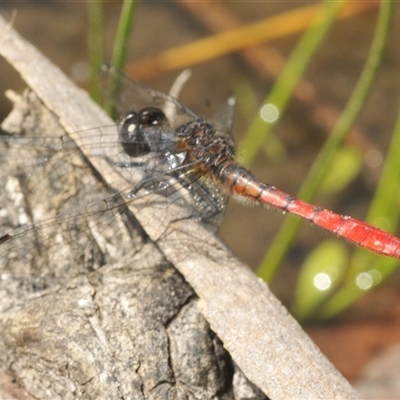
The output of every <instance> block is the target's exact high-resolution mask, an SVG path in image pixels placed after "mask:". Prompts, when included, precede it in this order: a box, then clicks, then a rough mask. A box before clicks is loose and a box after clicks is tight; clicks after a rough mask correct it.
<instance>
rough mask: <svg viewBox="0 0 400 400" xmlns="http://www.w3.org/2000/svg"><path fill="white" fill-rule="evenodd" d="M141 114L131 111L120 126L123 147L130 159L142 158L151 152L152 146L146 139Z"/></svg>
mask: <svg viewBox="0 0 400 400" xmlns="http://www.w3.org/2000/svg"><path fill="white" fill-rule="evenodd" d="M139 115H140V114H139V113H137V112H135V111H129V112H128V113H127V114H126V115H125V116H124V118H123V119H122V120H121V122H120V125H119V137H120V140H121V145H122V147H123V149H124V151H125V153H126V154H128V156H130V157H140V156H143V155H145V154H148V153H149V152H150V146H149V145H148V143H147V142H146V141H145V137H144V134H143V130H142V125H143V124H141V123H140V116H139Z"/></svg>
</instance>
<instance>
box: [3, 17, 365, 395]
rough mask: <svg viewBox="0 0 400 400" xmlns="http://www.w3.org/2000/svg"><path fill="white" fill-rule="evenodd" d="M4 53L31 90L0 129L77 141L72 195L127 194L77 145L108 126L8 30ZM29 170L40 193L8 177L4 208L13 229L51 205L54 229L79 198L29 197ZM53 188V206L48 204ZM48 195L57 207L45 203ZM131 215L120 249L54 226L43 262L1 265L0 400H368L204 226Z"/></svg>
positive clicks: (144, 211) (139, 211)
mask: <svg viewBox="0 0 400 400" xmlns="http://www.w3.org/2000/svg"><path fill="white" fill-rule="evenodd" d="M0 53H1V55H2V56H3V57H4V58H6V59H7V60H8V62H9V63H10V64H11V65H12V66H13V67H14V68H15V69H16V70H17V71H19V72H20V74H21V75H22V77H23V79H24V80H25V82H26V83H27V84H28V86H29V87H30V88H31V90H32V91H33V92H34V94H32V93H31V94H27V95H26V96H25V97H24V98H16V101H17V103H18V106H17V108H16V109H15V110H14V112H13V115H12V116H10V117H9V119H8V120H7V121H6V123H4V124H3V129H7V130H9V131H15V132H18V131H21V130H24V131H25V130H26V131H27V132H28V133H29V134H33V135H37V136H41V137H46V136H47V135H55V136H56V137H65V140H66V143H68V141H71V143H76V144H77V145H78V146H79V147H80V148H81V151H82V157H80V158H79V159H71V160H70V161H69V163H68V165H67V164H66V163H63V164H62V167H60V166H59V165H60V164H58V163H57V161H58V160H57V157H55V159H54V163H55V165H54V167H53V171H59V170H58V168H69V167H74V168H73V171H74V172H73V173H72V175H71V174H70V175H67V174H66V173H63V174H62V176H64V177H65V176H70V180H71V181H70V182H69V184H71V185H72V184H73V183H74V181H77V180H80V179H81V180H83V181H81V182H83V183H84V185H85V187H86V185H93V187H94V188H95V189H96V190H105V187H106V186H107V185H110V186H111V187H120V186H118V185H122V187H123V185H124V184H125V183H124V180H123V177H121V176H119V175H118V174H116V173H115V171H113V170H112V167H111V166H110V165H108V164H107V163H106V162H104V159H103V160H102V159H100V158H96V157H93V154H91V153H90V151H88V149H90V146H91V143H90V135H89V136H88V137H85V135H84V134H80V135H79V137H78V136H76V134H74V132H83V131H84V130H85V129H89V128H93V127H96V126H106V125H110V124H112V121H110V120H109V118H108V117H107V116H106V115H105V114H104V113H103V112H102V110H101V109H100V108H99V107H98V106H96V105H95V104H93V103H92V102H91V100H90V99H89V97H88V96H87V95H86V93H84V92H83V91H81V90H79V89H78V88H76V87H75V86H74V84H73V83H72V82H70V81H69V80H68V79H67V78H66V77H65V76H64V75H63V74H62V73H61V71H60V70H59V69H58V68H56V67H55V66H54V65H52V64H51V63H50V62H49V61H48V60H47V59H45V58H44V57H43V56H42V55H41V54H40V53H38V51H37V50H36V49H35V48H33V47H32V46H31V45H30V44H29V43H27V42H26V41H24V40H23V39H22V38H21V37H20V36H19V35H18V34H16V33H15V32H14V31H13V30H12V29H11V28H10V27H9V26H7V24H6V22H4V20H2V19H0ZM38 99H39V100H38ZM63 135H64V136H63ZM10 147H11V146H10ZM7 149H8V146H7V145H5V146H4V147H3V148H2V150H1V151H2V152H3V151H5V152H6V153H7V151H8V150H7ZM21 151H22V150H21ZM7 156H8V155H7V154H3V153H0V157H7ZM13 156H14V158H13V160H11V161H10V163H11V165H12V163H13V162H15V154H13ZM39 159H40V157H39ZM23 162H26V165H29V161H26V159H25V158H23ZM48 165H49V163H43V172H44V175H45V176H46V173H47V175H49V172H51V171H46V168H51V164H50V167H48ZM39 169H40V168H39ZM25 171H27V175H28V179H27V182H24V186H25V184H26V185H27V186H26V187H27V188H29V190H28V194H29V195H32V196H33V197H32V199H29V204H28V205H27V204H25V203H24V201H25V196H26V194H27V192H26V191H25V192H24V189H23V188H21V187H20V186H19V185H20V181H19V180H18V179H15V178H18V177H15V176H14V177H7V176H5V177H4V179H5V180H6V181H5V182H6V184H7V191H6V192H4V193H2V194H3V195H4V196H6V197H5V198H4V200H2V201H3V202H4V203H3V204H6V205H7V206H9V209H10V210H12V211H8V213H7V217H6V218H5V220H6V224H5V225H6V227H13V226H15V225H18V223H19V222H20V221H21V218H22V219H24V218H25V219H26V218H28V219H29V218H35V215H30V214H29V212H28V213H27V212H26V211H24V210H25V209H28V210H31V208H32V207H33V204H34V203H35V200H37V201H39V200H41V201H43V206H42V207H41V208H40V210H39V211H37V212H38V213H40V214H41V215H45V216H46V217H48V218H51V217H52V212H53V213H54V209H56V210H59V211H61V212H62V211H63V207H64V205H65V204H66V203H70V202H71V201H72V202H73V201H77V202H79V190H78V193H75V192H74V191H73V190H72V191H71V192H70V193H69V192H68V191H66V189H65V186H63V188H60V185H59V184H57V183H55V184H54V183H53V184H51V182H49V181H48V179H50V177H49V178H47V179H46V178H44V179H43V181H40V185H39V187H38V188H36V187H34V186H32V184H31V186H29V185H30V184H29V182H30V181H29V179H30V178H33V177H32V176H31V175H32V174H31V175H30V171H29V168H25ZM1 172H2V174H3V175H4V173H5V174H6V172H7V171H6V169H4V171H1ZM75 174H78V175H75ZM50 175H51V174H50ZM34 180H35V182H39V181H38V180H37V179H36V178H34ZM99 182H101V184H100V183H99ZM48 185H50V188H51V189H53V190H55V192H54V193H53V194H52V195H50V194H49V195H44V193H45V192H44V190H46V187H47V186H48ZM68 187H70V186H68ZM72 187H73V185H72ZM2 190H3V189H2ZM7 196H8V197H7ZM50 196H51V197H52V198H55V199H56V201H55V203H54V201H53V203H51V202H50V203H49V202H46V198H45V197H48V198H50ZM15 206H16V208H17V209H16V210H15V209H13V207H15ZM171 207H173V205H172V206H171ZM171 210H172V208H171ZM24 212H25V214H26V215H23V214H24ZM20 213H22V215H23V217H21V214H20ZM121 214H124V215H121V216H120V217H119V216H118V217H116V218H114V220H113V221H112V223H115V224H120V225H119V226H123V229H120V230H119V231H118V232H120V233H119V235H118V237H116V238H114V237H112V238H110V237H108V236H107V232H104V233H103V232H102V233H101V234H100V235H98V236H96V237H102V236H101V235H104V241H101V240H98V241H97V242H94V241H93V242H91V241H90V238H91V235H93V232H94V231H95V230H96V226H95V225H94V226H93V224H92V225H91V223H90V221H87V231H86V233H85V235H86V236H82V237H83V239H82V240H83V244H82V246H78V245H77V243H74V242H73V241H71V240H69V241H62V240H61V242H60V240H59V239H60V237H61V239H62V235H68V230H65V227H64V231H63V233H61V236H59V232H57V231H56V230H57V226H58V225H54V226H52V227H51V228H49V229H50V230H49V233H48V235H49V236H48V237H49V243H48V245H47V246H48V247H46V249H45V250H49V249H50V248H51V249H52V251H50V252H49V253H46V252H42V253H40V254H38V253H35V254H37V257H38V258H39V260H38V259H31V258H30V254H29V252H25V253H24V258H23V259H22V262H23V263H29V265H27V264H21V260H18V259H15V260H14V261H15V262H11V261H10V262H8V261H4V260H2V263H3V264H4V267H3V271H1V272H0V274H1V277H2V280H1V282H0V285H1V286H0V296H1V297H0V309H1V314H0V374H1V375H0V395H1V396H2V398H26V399H29V398H52V399H53V398H63V399H66V398H155V399H157V398H163V396H165V394H166V393H169V396H170V397H169V398H174V399H175V398H176V399H181V398H182V399H186V398H198V399H203V398H204V399H206V398H221V399H228V398H229V399H230V398H232V399H245V398H262V397H263V395H262V393H260V392H259V391H258V389H257V388H256V387H258V388H259V389H260V390H261V391H262V392H263V393H264V394H266V395H268V396H269V397H270V398H271V399H317V398H319V399H327V398H329V399H358V398H359V395H358V394H357V393H356V392H355V391H354V390H353V389H352V387H351V386H350V385H349V384H348V382H347V381H346V380H345V379H344V378H343V377H342V376H341V375H340V374H339V373H338V372H337V371H336V370H335V368H334V367H333V366H332V365H331V363H330V362H329V361H328V360H327V359H326V358H325V357H324V356H323V355H322V354H321V353H320V351H319V350H318V348H317V347H316V346H315V345H314V344H313V343H312V341H311V340H310V339H309V338H308V336H307V335H306V334H305V333H304V331H303V330H302V329H301V327H300V326H299V325H298V324H297V322H296V321H295V320H294V319H293V318H292V317H291V316H290V315H289V314H288V312H287V310H286V309H285V308H284V307H283V306H282V305H281V304H280V303H279V301H278V300H277V299H276V298H275V297H274V296H273V295H272V294H271V292H270V291H269V289H268V287H267V285H266V284H265V283H263V282H260V281H259V280H258V279H257V278H256V277H255V276H254V275H253V273H252V272H251V271H250V270H249V269H248V268H247V267H246V266H244V265H242V264H240V262H239V261H238V260H236V259H235V258H234V257H233V256H232V254H231V253H230V252H229V250H228V249H226V247H225V246H224V244H223V243H221V241H220V240H219V239H218V238H217V237H214V236H210V234H209V233H208V232H207V230H206V229H205V228H204V227H202V226H201V225H199V224H198V223H197V222H196V221H194V220H188V219H186V220H183V221H182V220H176V219H174V218H172V220H168V216H163V217H162V223H160V218H155V217H154V214H151V213H150V211H149V207H144V204H141V205H137V204H135V205H134V204H132V206H130V207H129V210H124V213H121ZM171 215H176V214H174V212H173V211H171ZM121 221H122V222H121ZM161 225H162V226H161ZM165 226H168V227H169V229H168V231H167V232H166V231H165ZM2 229H4V228H2ZM52 229H54V231H52ZM160 229H161V231H160ZM113 232H114V230H113ZM3 233H4V231H3V230H2V231H1V234H3ZM113 240H116V241H117V243H119V244H121V243H124V246H122V247H121V246H117V245H116V243H115V242H113ZM32 242H33V243H34V234H32ZM52 243H54V245H53V244H52ZM57 243H65V244H63V246H62V247H61V246H60V248H61V250H60V251H62V254H65V255H67V256H68V257H70V256H71V251H73V252H74V257H76V258H77V263H76V266H75V267H72V268H71V264H70V263H65V262H64V259H63V257H62V256H60V255H57V252H55V251H54V250H53V249H54V246H55V245H56V244H57ZM110 243H111V244H110ZM5 244H7V243H5ZM121 248H122V250H121ZM76 251H78V254H76V255H75V252H76ZM0 252H1V246H0ZM79 252H80V253H81V254H80V253H79ZM49 254H50V255H49ZM3 264H1V263H0V265H3ZM98 266H101V268H99V267H98ZM178 271H179V272H178ZM210 326H211V329H210ZM232 360H233V361H232ZM234 363H235V364H236V365H237V366H238V367H239V368H240V370H241V371H243V373H244V375H242V374H241V372H240V370H239V368H236V367H235V364H234ZM244 376H246V378H247V379H248V380H249V381H251V382H252V383H253V384H254V385H255V386H254V385H252V384H250V383H249V382H248V381H247V379H245V378H244ZM6 396H8V397H6ZM57 396H58V397H57Z"/></svg>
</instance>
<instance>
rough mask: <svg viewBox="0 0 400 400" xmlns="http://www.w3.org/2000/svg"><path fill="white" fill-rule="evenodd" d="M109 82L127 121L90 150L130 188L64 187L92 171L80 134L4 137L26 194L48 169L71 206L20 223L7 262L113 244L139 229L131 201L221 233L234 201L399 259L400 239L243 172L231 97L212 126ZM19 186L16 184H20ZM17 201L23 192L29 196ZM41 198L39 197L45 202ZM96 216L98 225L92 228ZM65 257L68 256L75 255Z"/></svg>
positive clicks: (157, 95) (4, 240) (157, 96)
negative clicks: (77, 173)
mask: <svg viewBox="0 0 400 400" xmlns="http://www.w3.org/2000/svg"><path fill="white" fill-rule="evenodd" d="M101 80H102V81H103V83H104V86H105V87H106V89H105V90H106V92H107V93H108V97H110V98H111V99H112V101H113V103H114V104H115V106H116V108H117V110H118V111H119V112H120V115H121V116H120V118H119V119H118V121H117V123H116V124H115V125H113V126H111V127H100V128H93V129H92V130H89V131H87V132H85V135H86V136H87V137H90V139H91V140H90V144H85V145H86V146H87V147H90V151H91V154H92V155H93V156H94V157H97V158H101V159H102V160H103V161H104V162H105V163H106V164H107V165H108V166H111V167H112V169H113V170H114V171H116V172H117V176H119V177H122V178H123V182H124V184H123V186H122V187H121V186H119V187H113V186H112V185H109V184H107V183H105V180H103V179H102V177H101V172H102V171H100V176H97V175H95V178H93V179H94V181H95V182H97V183H94V181H93V180H91V179H89V175H90V176H92V175H93V174H89V173H85V174H83V178H82V179H81V180H80V181H79V185H78V186H79V188H78V189H77V190H76V194H77V196H75V195H74V193H72V192H73V190H72V189H68V188H66V187H67V186H68V185H69V184H70V183H71V180H73V178H71V176H73V173H72V172H73V170H74V168H78V169H80V168H81V167H82V165H83V164H85V163H87V160H86V159H85V157H83V156H82V153H81V151H80V148H79V146H80V145H81V146H82V144H80V143H79V134H78V135H77V136H76V137H77V138H78V140H74V141H72V140H71V139H68V138H67V137H66V135H61V136H57V135H55V136H54V137H24V136H22V137H15V136H14V135H11V136H10V135H2V136H0V143H1V142H3V144H4V146H5V147H6V149H7V151H10V149H12V148H14V150H15V151H16V153H15V157H14V160H16V161H15V162H16V164H17V165H16V167H15V170H14V171H15V173H14V174H15V177H18V178H19V179H20V182H19V184H20V186H21V187H23V186H24V185H27V187H28V189H25V193H27V192H30V191H33V189H34V188H35V189H36V188H37V186H40V184H41V181H40V180H39V179H36V178H35V172H34V170H35V168H39V169H43V170H45V169H46V168H47V169H48V171H49V172H48V173H49V174H52V175H54V177H55V181H56V183H55V187H56V191H57V190H58V193H60V196H61V194H63V196H64V197H66V198H67V199H68V201H66V202H65V204H63V205H61V206H58V207H56V211H54V215H51V216H50V217H47V218H43V219H40V218H41V215H39V216H37V215H36V216H34V215H29V213H27V214H28V215H25V218H22V221H21V218H19V220H18V221H17V223H16V224H15V223H14V225H17V227H16V229H13V230H10V231H8V232H6V233H3V234H2V236H0V260H2V261H0V264H1V262H3V263H9V262H12V260H13V259H16V258H21V257H22V258H24V259H26V260H29V262H30V261H31V260H32V259H33V258H34V257H37V256H38V255H39V253H43V252H51V251H54V249H59V248H60V247H62V241H63V240H67V241H69V243H70V245H72V246H74V248H77V247H79V248H80V249H81V248H82V247H83V248H84V247H85V246H86V245H87V241H88V240H89V241H90V240H91V239H93V238H97V239H96V240H97V241H98V242H99V243H100V239H98V238H99V236H98V235H97V234H98V233H99V232H102V233H103V234H104V235H105V236H106V241H107V240H111V239H115V235H116V233H117V232H118V229H121V226H127V224H128V222H127V221H128V220H129V221H130V223H133V225H135V223H136V221H135V219H134V218H133V217H132V216H130V217H129V218H127V217H126V215H127V212H128V208H129V205H130V204H131V203H135V204H136V203H141V204H142V206H141V207H142V208H143V209H145V208H146V207H150V206H151V207H154V209H155V210H157V214H156V215H157V216H155V217H154V218H158V217H159V216H160V215H162V213H168V210H169V208H168V204H169V203H173V204H175V205H179V207H182V209H185V210H186V211H185V212H183V213H182V215H179V216H177V218H181V219H183V220H184V219H186V218H196V219H197V220H198V221H200V222H201V223H203V224H204V225H205V226H207V228H208V229H210V230H211V231H212V232H214V231H216V230H217V229H218V227H219V226H220V224H221V221H222V215H223V211H224V209H225V207H226V203H227V200H228V198H229V196H230V195H233V197H237V198H239V199H247V200H248V201H251V202H253V203H257V204H262V205H265V206H268V207H273V208H276V209H279V210H281V211H283V212H284V213H291V214H294V215H297V216H299V217H301V218H303V219H305V220H307V221H309V222H311V223H312V224H315V225H317V226H319V227H322V228H324V229H326V230H327V231H329V232H332V233H334V234H335V235H337V236H339V237H343V238H345V239H347V240H348V241H350V242H352V243H354V244H356V245H358V246H360V247H362V248H366V249H369V250H371V251H372V252H375V253H377V254H381V255H386V256H389V257H394V258H400V239H399V238H397V237H395V236H393V235H391V234H389V233H387V232H385V231H383V230H381V229H379V228H376V227H374V226H372V225H370V224H367V223H365V222H362V221H359V220H357V219H355V218H352V217H349V216H344V215H340V214H337V213H335V212H333V211H330V210H328V209H324V208H321V207H318V206H315V205H312V204H308V203H306V202H305V201H302V200H301V199H298V198H296V197H294V196H291V195H290V194H288V193H285V192H284V191H281V190H279V189H278V188H276V187H275V186H273V185H271V184H268V183H265V182H262V181H261V180H260V179H258V178H257V177H256V176H255V175H254V174H253V173H252V172H251V171H250V170H248V169H246V168H245V167H243V166H241V165H240V164H239V163H238V162H237V161H236V160H235V146H234V142H233V138H232V121H233V114H234V100H233V99H232V98H231V99H229V100H228V101H227V102H226V103H225V105H224V106H223V107H222V108H221V111H220V112H219V113H218V114H217V115H216V116H214V117H213V118H212V119H210V120H206V119H203V118H201V117H200V116H198V115H197V114H196V113H194V112H193V111H192V110H190V109H189V108H187V107H186V106H184V105H183V104H181V103H180V102H179V101H178V100H177V99H175V98H174V97H172V96H171V95H169V94H166V93H163V92H161V91H157V90H154V89H150V88H148V87H147V86H145V85H144V84H142V83H140V82H138V81H136V80H135V79H133V78H131V77H129V76H127V75H126V74H125V73H123V72H122V71H119V70H117V69H116V68H114V67H112V66H110V65H104V66H103V67H102V71H101ZM115 81H117V82H119V84H118V90H115V86H113V84H112V82H115ZM32 150H35V157H36V161H34V162H33V163H32V162H31V161H29V162H28V161H25V160H27V159H29V160H31V159H33V157H30V156H26V154H28V153H29V152H30V151H32ZM38 154H39V156H38ZM18 163H19V164H20V165H18ZM49 165H50V167H49ZM77 166H78V167H77ZM15 177H14V178H15ZM26 182H30V183H26ZM72 183H76V182H72ZM14 184H15V185H17V186H18V182H17V183H15V182H14ZM46 184H47V183H46ZM93 184H94V185H95V186H96V185H97V186H101V188H102V190H101V194H98V193H97V192H95V191H93V190H91V189H88V187H89V186H90V185H93ZM43 185H45V183H43ZM11 186H12V185H11ZM71 190H72V192H71ZM17 192H18V191H17ZM19 193H24V189H21V190H20V192H19ZM40 193H41V191H40V190H39V195H37V197H38V198H39V200H38V201H40ZM65 193H67V195H65ZM78 195H79V196H78ZM14 196H16V195H14ZM152 199H156V200H152ZM163 199H164V200H163ZM167 200H168V201H167ZM36 214H37V213H36ZM39 214H40V213H39ZM44 214H45V213H44ZM3 215H4V214H3ZM121 216H125V217H124V218H122V217H121ZM89 217H90V218H92V219H93V220H95V221H96V222H95V223H93V222H91V223H90V222H88V219H89ZM120 217H121V218H122V219H121V218H120ZM118 218H120V220H119V222H118V223H116V222H115V221H116V220H117V219H118ZM161 218H162V217H161ZM9 219H12V218H9ZM38 219H39V221H37V220H38ZM121 221H122V222H121ZM132 221H133V222H132ZM18 225H19V226H18ZM135 226H136V225H135ZM53 227H61V229H62V230H63V231H64V236H63V237H62V238H58V236H57V235H55V234H52V233H51V229H52V228H53ZM83 231H86V232H87V233H89V235H88V239H87V240H86V242H84V241H83V240H82V239H81V236H80V235H81V234H82V232H83ZM96 235H97V236H96ZM53 236H54V237H53ZM50 243H51V244H50ZM99 246H100V247H101V246H102V245H101V244H99ZM103 246H107V243H106V244H104V243H103ZM38 249H39V250H38ZM64 254H65V256H66V257H69V251H68V250H65V252H64ZM96 254H97V256H96ZM85 257H86V258H90V259H96V257H97V258H99V260H97V262H98V264H102V263H104V262H106V261H105V260H103V259H101V258H102V256H99V255H98V252H97V253H96V252H95V251H94V250H93V249H92V250H91V253H90V256H87V254H86V255H82V251H81V256H80V258H79V261H80V262H82V259H84V258H85ZM117 258H118V257H117ZM100 259H101V260H100Z"/></svg>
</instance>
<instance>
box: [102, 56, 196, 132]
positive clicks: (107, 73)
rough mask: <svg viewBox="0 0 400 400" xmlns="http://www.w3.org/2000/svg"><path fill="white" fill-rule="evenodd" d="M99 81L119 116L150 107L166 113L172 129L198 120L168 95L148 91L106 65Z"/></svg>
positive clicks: (156, 91)
mask: <svg viewBox="0 0 400 400" xmlns="http://www.w3.org/2000/svg"><path fill="white" fill-rule="evenodd" d="M100 81H101V83H102V86H103V90H104V92H105V94H106V97H107V98H108V99H109V101H110V102H111V103H112V104H113V105H114V106H115V107H116V109H117V111H118V113H119V115H122V114H123V113H125V112H126V111H128V110H135V111H139V110H141V109H142V108H144V107H149V106H151V107H159V108H161V109H162V110H163V111H164V112H166V115H167V118H168V120H169V123H170V125H171V127H173V128H176V127H178V126H179V125H182V124H183V123H185V122H188V121H192V120H194V119H199V117H198V116H197V115H196V114H195V113H194V112H193V111H191V110H190V109H189V108H187V107H185V106H184V105H183V104H181V103H180V102H179V101H178V100H176V99H174V98H173V97H171V96H170V95H168V94H166V93H164V92H160V91H158V90H154V89H150V88H148V87H147V86H145V85H143V84H142V83H141V82H138V81H136V80H135V79H133V78H131V77H130V76H128V75H126V74H125V73H124V72H122V71H120V70H118V69H117V68H114V67H112V66H110V65H108V64H104V65H103V66H102V68H101V70H100Z"/></svg>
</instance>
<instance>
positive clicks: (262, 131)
mask: <svg viewBox="0 0 400 400" xmlns="http://www.w3.org/2000/svg"><path fill="white" fill-rule="evenodd" d="M343 4H344V2H341V1H331V0H326V1H325V2H324V3H323V6H322V9H321V14H320V15H319V16H318V17H317V19H316V23H315V24H314V25H313V26H312V27H311V28H310V29H308V30H307V31H306V32H305V33H304V35H303V36H302V38H301V39H300V42H299V43H298V45H297V46H296V48H295V50H294V51H293V52H292V54H291V56H290V58H289V60H288V61H287V62H286V64H285V67H284V69H283V71H282V72H281V74H280V75H279V78H278V80H277V81H276V83H275V85H274V87H273V88H272V91H271V93H270V94H269V95H268V97H267V98H266V100H265V102H264V104H273V105H274V106H275V107H277V109H278V110H279V114H280V115H282V113H283V112H284V109H285V108H286V105H287V103H288V102H289V100H290V98H291V96H292V94H293V91H294V89H295V88H296V85H297V83H298V82H299V80H300V78H301V76H302V75H303V73H304V71H305V69H306V67H307V65H308V64H309V62H310V60H311V58H312V56H313V55H314V53H315V51H316V50H317V49H318V47H319V46H320V44H321V42H322V40H323V38H324V37H325V35H326V33H327V32H328V30H329V28H330V26H331V25H332V23H333V21H334V20H335V17H336V15H337V14H338V12H339V11H340V8H341V7H342V6H343ZM274 125H275V123H266V122H265V121H264V119H263V118H262V116H261V115H260V114H257V116H256V117H255V118H254V120H253V122H252V124H251V125H250V128H249V129H248V131H247V133H246V134H245V136H244V138H243V139H242V141H241V143H240V144H239V148H238V150H239V151H238V153H239V154H240V159H241V160H242V161H243V163H244V164H245V165H250V164H251V163H252V161H253V160H254V158H255V157H256V155H257V153H258V151H259V150H260V149H261V148H262V147H263V145H264V143H265V142H266V141H267V139H268V136H269V134H270V133H271V130H272V128H273V126H274Z"/></svg>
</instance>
